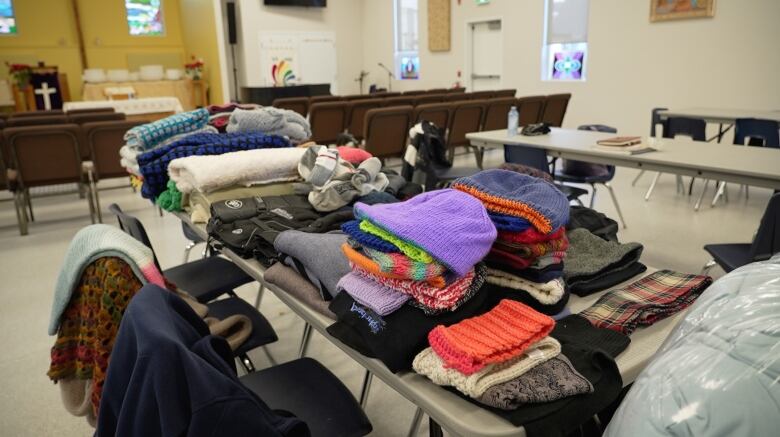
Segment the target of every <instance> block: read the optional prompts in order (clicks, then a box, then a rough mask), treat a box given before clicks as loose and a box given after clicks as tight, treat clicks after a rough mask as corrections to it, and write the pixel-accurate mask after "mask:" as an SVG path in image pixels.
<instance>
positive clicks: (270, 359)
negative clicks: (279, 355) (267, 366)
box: [262, 345, 278, 366]
mask: <svg viewBox="0 0 780 437" xmlns="http://www.w3.org/2000/svg"><path fill="white" fill-rule="evenodd" d="M262 349H263V352H265V356H266V357H268V362H269V363H271V366H275V365H277V364H278V363H277V362H276V358H274V356H273V355H271V351H270V350H268V345H263V347H262Z"/></svg>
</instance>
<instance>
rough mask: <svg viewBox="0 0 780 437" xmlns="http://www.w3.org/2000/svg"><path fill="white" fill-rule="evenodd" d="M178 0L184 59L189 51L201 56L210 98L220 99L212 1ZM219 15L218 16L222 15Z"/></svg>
mask: <svg viewBox="0 0 780 437" xmlns="http://www.w3.org/2000/svg"><path fill="white" fill-rule="evenodd" d="M180 1H181V22H182V28H181V30H182V37H183V39H184V46H185V47H186V49H187V60H189V59H190V57H191V56H192V55H195V56H197V57H198V58H202V59H203V62H204V64H205V67H204V76H203V78H204V79H206V80H207V81H208V82H209V88H210V90H209V94H210V100H211V102H212V103H215V104H221V103H224V102H225V96H223V95H222V85H221V84H222V71H221V70H220V68H219V47H218V46H217V26H216V20H217V18H216V17H215V16H214V2H213V1H212V0H180ZM219 19H220V20H221V19H222V17H219Z"/></svg>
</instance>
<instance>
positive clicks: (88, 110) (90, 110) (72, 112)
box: [66, 106, 116, 115]
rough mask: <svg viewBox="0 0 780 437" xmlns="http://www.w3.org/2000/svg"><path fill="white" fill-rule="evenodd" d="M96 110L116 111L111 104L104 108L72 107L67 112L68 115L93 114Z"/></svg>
mask: <svg viewBox="0 0 780 437" xmlns="http://www.w3.org/2000/svg"><path fill="white" fill-rule="evenodd" d="M95 112H116V110H115V109H114V108H112V107H110V106H106V107H104V108H84V109H70V110H68V112H67V113H66V114H67V115H76V114H92V113H95Z"/></svg>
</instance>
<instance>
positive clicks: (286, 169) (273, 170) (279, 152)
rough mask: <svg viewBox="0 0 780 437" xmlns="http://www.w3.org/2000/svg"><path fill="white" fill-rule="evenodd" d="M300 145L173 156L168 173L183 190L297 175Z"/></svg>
mask: <svg viewBox="0 0 780 437" xmlns="http://www.w3.org/2000/svg"><path fill="white" fill-rule="evenodd" d="M301 155H303V149H299V148H297V147H291V148H281V149H255V150H245V151H239V152H231V153H225V154H223V155H212V156H188V157H186V158H179V159H174V160H173V161H171V163H170V164H169V165H168V174H169V176H170V178H171V180H172V181H174V182H176V188H178V189H179V191H181V192H182V193H189V192H191V191H193V190H198V191H201V192H204V193H209V192H212V191H216V190H219V189H221V188H227V187H232V186H236V185H244V186H250V185H256V184H267V183H271V182H281V181H293V180H296V179H298V161H299V160H300V159H301Z"/></svg>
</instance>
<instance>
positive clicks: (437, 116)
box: [412, 103, 452, 132]
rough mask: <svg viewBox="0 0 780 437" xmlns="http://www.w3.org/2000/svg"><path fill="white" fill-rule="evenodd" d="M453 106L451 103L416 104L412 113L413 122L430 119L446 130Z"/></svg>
mask: <svg viewBox="0 0 780 437" xmlns="http://www.w3.org/2000/svg"><path fill="white" fill-rule="evenodd" d="M451 106H452V105H451V104H449V103H429V104H425V105H419V106H415V108H414V113H413V114H412V123H414V124H416V123H419V122H421V121H423V120H425V121H429V122H431V123H433V124H435V125H436V127H438V128H439V129H441V130H442V131H445V132H446V130H447V123H448V122H449V120H450V107H451Z"/></svg>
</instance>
